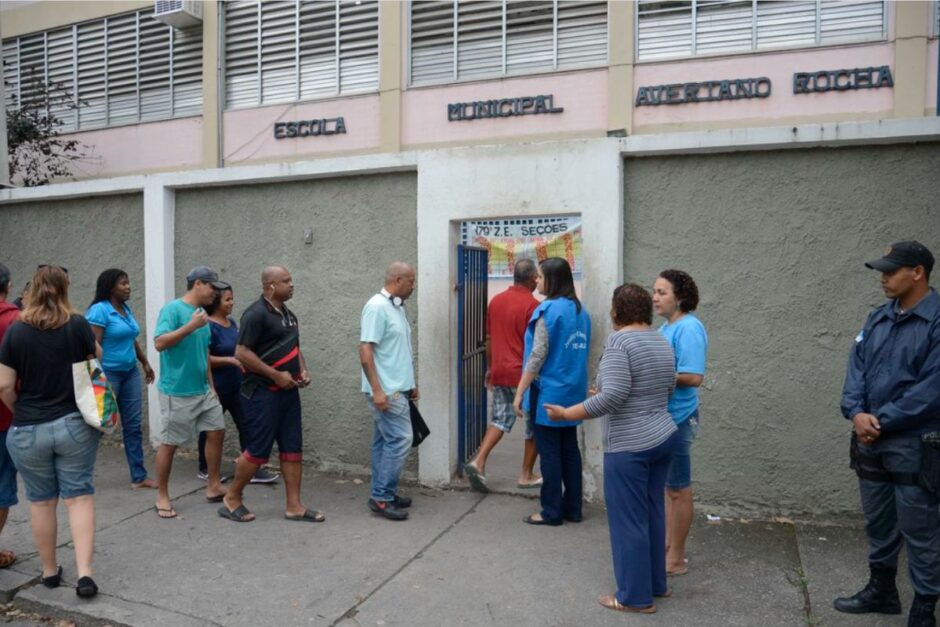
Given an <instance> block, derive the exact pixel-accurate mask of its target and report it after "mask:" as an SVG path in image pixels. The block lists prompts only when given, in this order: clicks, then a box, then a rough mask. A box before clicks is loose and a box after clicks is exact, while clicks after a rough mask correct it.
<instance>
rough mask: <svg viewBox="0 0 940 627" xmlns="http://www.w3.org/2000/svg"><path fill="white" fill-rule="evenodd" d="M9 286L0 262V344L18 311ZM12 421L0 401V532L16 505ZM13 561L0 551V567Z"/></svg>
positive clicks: (12, 555) (10, 553)
mask: <svg viewBox="0 0 940 627" xmlns="http://www.w3.org/2000/svg"><path fill="white" fill-rule="evenodd" d="M12 289H13V281H12V280H11V279H10V269H9V268H7V267H6V266H5V265H3V264H2V263H0V344H2V343H3V336H5V335H6V332H7V329H9V328H10V325H12V324H13V323H14V322H16V319H17V318H19V316H20V310H19V309H18V308H17V307H16V306H15V305H14V304H13V303H8V302H7V297H8V296H9V294H10V291H11V290H12ZM12 422H13V412H12V410H11V408H9V407H7V406H6V405H4V404H3V403H2V402H0V532H2V531H3V526H4V525H5V524H6V522H7V514H9V513H10V508H11V507H13V506H14V505H16V504H17V502H18V501H17V498H16V468H15V467H14V466H13V460H11V459H10V454H9V453H8V452H7V445H6V439H7V431H9V430H10V424H11V423H12ZM15 561H16V554H15V553H14V552H13V551H0V568H9V567H10V566H12V565H13V563H14V562H15Z"/></svg>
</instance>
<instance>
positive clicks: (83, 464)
mask: <svg viewBox="0 0 940 627" xmlns="http://www.w3.org/2000/svg"><path fill="white" fill-rule="evenodd" d="M100 438H101V432H100V431H98V430H97V429H94V428H93V427H89V426H88V425H86V424H85V421H84V419H82V416H81V414H79V413H74V414H68V415H66V416H63V417H61V418H58V419H57V420H53V421H52V422H43V423H41V424H38V425H23V426H13V427H12V428H11V429H10V431H9V433H8V434H7V450H8V451H9V452H10V457H11V458H12V459H13V463H14V464H16V469H17V470H18V471H19V473H20V477H22V478H23V484H24V485H25V486H26V498H27V499H28V500H29V501H30V502H33V503H35V502H39V501H49V500H52V499H54V498H57V497H60V496H61V497H62V498H64V499H70V498H74V497H76V496H84V495H86V494H94V493H95V486H94V483H93V482H92V479H93V477H94V473H95V458H96V457H97V455H98V440H99V439H100Z"/></svg>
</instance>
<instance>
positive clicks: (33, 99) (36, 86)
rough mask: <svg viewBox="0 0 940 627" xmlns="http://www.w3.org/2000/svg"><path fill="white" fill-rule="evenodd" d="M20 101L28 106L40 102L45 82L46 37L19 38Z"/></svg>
mask: <svg viewBox="0 0 940 627" xmlns="http://www.w3.org/2000/svg"><path fill="white" fill-rule="evenodd" d="M19 58H20V101H21V102H22V104H23V105H26V106H29V105H33V104H35V103H37V102H41V101H42V85H43V83H44V82H45V80H46V36H45V35H44V34H43V33H38V34H36V35H29V36H27V37H20V51H19Z"/></svg>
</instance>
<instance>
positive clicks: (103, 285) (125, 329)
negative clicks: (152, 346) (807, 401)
mask: <svg viewBox="0 0 940 627" xmlns="http://www.w3.org/2000/svg"><path fill="white" fill-rule="evenodd" d="M130 297H131V282H130V279H129V278H128V276H127V273H126V272H124V271H123V270H119V269H117V268H111V269H108V270H105V271H104V272H102V273H101V274H100V275H98V284H97V286H96V288H95V298H94V300H93V301H92V303H91V306H90V307H89V308H88V311H86V312H85V318H86V319H87V320H88V322H89V324H91V330H92V331H93V332H94V334H95V339H96V340H98V343H99V344H100V345H101V352H102V356H101V366H102V368H104V373H105V376H107V377H108V381H109V382H110V383H111V387H112V388H113V389H114V395H115V396H116V397H117V402H118V410H119V411H120V412H121V428H122V430H123V435H124V455H125V456H126V457H127V465H128V467H129V468H130V474H131V486H132V487H134V488H150V489H156V488H157V482H156V481H154V480H153V479H149V478H148V477H147V469H146V468H144V437H143V431H142V430H141V424H140V423H141V402H142V397H143V386H142V385H141V381H140V371H139V370H138V369H137V362H138V361H139V362H140V364H141V366H142V367H143V369H144V377H145V378H146V380H147V384H148V385H149V384H151V383H153V380H154V374H153V368H151V367H150V362H148V361H147V354H146V353H145V352H144V351H143V350H142V349H141V348H140V343H139V342H138V341H137V336H138V335H140V326H139V325H138V324H137V320H135V319H134V312H133V311H131V308H130V306H129V305H128V304H127V301H128V300H129V299H130Z"/></svg>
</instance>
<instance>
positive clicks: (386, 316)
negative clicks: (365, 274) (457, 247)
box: [359, 261, 418, 520]
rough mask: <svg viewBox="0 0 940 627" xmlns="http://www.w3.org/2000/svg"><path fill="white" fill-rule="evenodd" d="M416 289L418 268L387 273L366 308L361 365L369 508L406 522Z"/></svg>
mask: <svg viewBox="0 0 940 627" xmlns="http://www.w3.org/2000/svg"><path fill="white" fill-rule="evenodd" d="M414 289H415V269H414V268H413V267H411V266H410V265H408V264H407V263H404V262H402V261H396V262H394V263H392V264H391V265H389V267H388V269H387V270H386V271H385V287H383V288H382V290H381V291H380V292H379V293H378V294H376V295H375V296H373V297H372V298H370V299H369V302H367V303H366V305H365V307H363V309H362V331H361V334H360V336H359V362H360V363H361V365H362V391H363V393H364V394H365V395H366V400H367V401H368V403H369V409H370V411H371V412H372V418H373V420H374V428H373V435H372V493H371V496H370V498H369V509H371V510H372V511H373V512H375V513H376V514H379V515H380V516H383V517H385V518H387V519H389V520H405V519H406V518H408V512H406V511H405V508H407V507H410V506H411V499H410V498H408V497H407V496H402V495H400V494H398V478H399V476H400V475H401V470H402V468H403V467H404V465H405V460H406V459H408V452H409V451H410V450H411V444H412V439H413V436H412V433H411V410H410V407H409V405H408V399H409V398H410V399H412V400H415V401H417V400H418V388H417V386H416V385H415V372H414V354H413V352H412V350H411V325H410V324H409V323H408V317H407V316H406V315H405V301H406V300H408V297H409V296H411V293H412V292H413V291H414Z"/></svg>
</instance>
